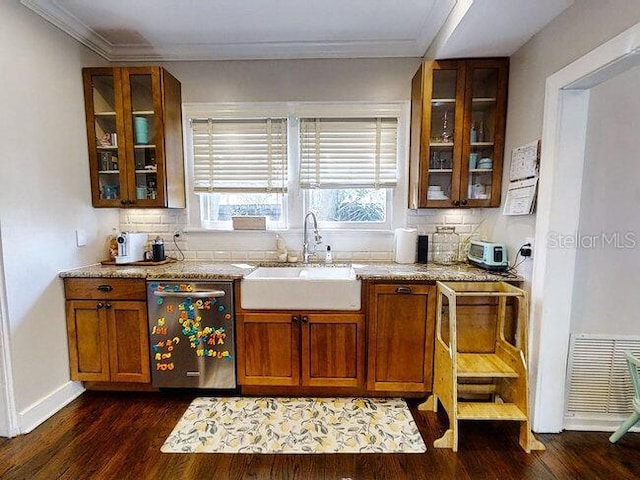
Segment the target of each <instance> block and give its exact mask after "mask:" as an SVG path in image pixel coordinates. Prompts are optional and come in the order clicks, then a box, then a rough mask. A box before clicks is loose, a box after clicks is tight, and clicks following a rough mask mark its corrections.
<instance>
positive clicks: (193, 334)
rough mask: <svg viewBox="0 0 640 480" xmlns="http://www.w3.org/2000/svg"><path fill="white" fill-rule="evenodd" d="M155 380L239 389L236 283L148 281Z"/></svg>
mask: <svg viewBox="0 0 640 480" xmlns="http://www.w3.org/2000/svg"><path fill="white" fill-rule="evenodd" d="M147 301H148V311H149V337H150V342H149V345H150V348H151V352H150V355H151V382H152V384H153V385H154V386H156V387H191V388H224V389H230V388H235V387H236V359H235V335H234V333H235V314H234V308H233V283H232V282H205V281H188V280H183V281H175V280H150V281H148V282H147Z"/></svg>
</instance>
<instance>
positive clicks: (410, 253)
mask: <svg viewBox="0 0 640 480" xmlns="http://www.w3.org/2000/svg"><path fill="white" fill-rule="evenodd" d="M417 249H418V230H416V229H415V228H396V230H395V235H394V243H393V259H394V260H395V262H396V263H415V261H416V252H417Z"/></svg>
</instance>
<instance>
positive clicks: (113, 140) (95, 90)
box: [84, 68, 126, 205]
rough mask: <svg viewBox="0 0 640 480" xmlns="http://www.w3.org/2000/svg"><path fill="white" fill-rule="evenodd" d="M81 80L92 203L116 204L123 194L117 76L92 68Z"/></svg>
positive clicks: (109, 71) (122, 163) (110, 70)
mask: <svg viewBox="0 0 640 480" xmlns="http://www.w3.org/2000/svg"><path fill="white" fill-rule="evenodd" d="M84 81H85V89H86V90H87V91H88V95H85V98H86V103H87V105H86V109H87V117H88V119H87V133H88V135H89V145H90V148H89V157H90V162H91V163H92V168H91V172H92V178H91V181H92V183H93V184H94V185H93V189H92V190H93V195H94V203H97V204H101V205H108V204H114V205H119V204H120V202H121V200H122V198H123V195H125V194H126V182H125V179H124V175H123V174H122V172H123V165H124V152H123V150H122V148H121V145H122V144H123V140H124V139H123V138H122V137H121V135H122V132H123V126H122V118H121V115H120V111H121V108H120V102H121V99H122V98H121V91H120V86H119V76H118V75H116V74H114V71H113V69H110V68H105V69H92V70H91V71H87V72H86V73H85V79H84ZM91 145H93V148H91ZM96 197H97V198H96Z"/></svg>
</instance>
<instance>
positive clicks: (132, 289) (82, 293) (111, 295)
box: [64, 278, 147, 300]
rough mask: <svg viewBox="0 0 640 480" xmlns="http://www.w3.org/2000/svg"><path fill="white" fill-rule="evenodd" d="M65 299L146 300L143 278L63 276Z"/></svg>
mask: <svg viewBox="0 0 640 480" xmlns="http://www.w3.org/2000/svg"><path fill="white" fill-rule="evenodd" d="M64 294H65V297H66V298H67V300H69V299H79V300H146V298H147V291H146V285H145V281H144V279H141V278H140V279H137V278H136V279H128V278H127V279H124V278H65V280H64Z"/></svg>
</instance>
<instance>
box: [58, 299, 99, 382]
mask: <svg viewBox="0 0 640 480" xmlns="http://www.w3.org/2000/svg"><path fill="white" fill-rule="evenodd" d="M98 303H99V302H96V301H87V300H79V301H71V302H67V337H68V341H69V367H70V371H71V372H70V373H71V379H72V380H81V381H108V380H109V353H108V338H107V322H106V317H105V315H104V313H103V310H101V309H98V307H97V305H98Z"/></svg>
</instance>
